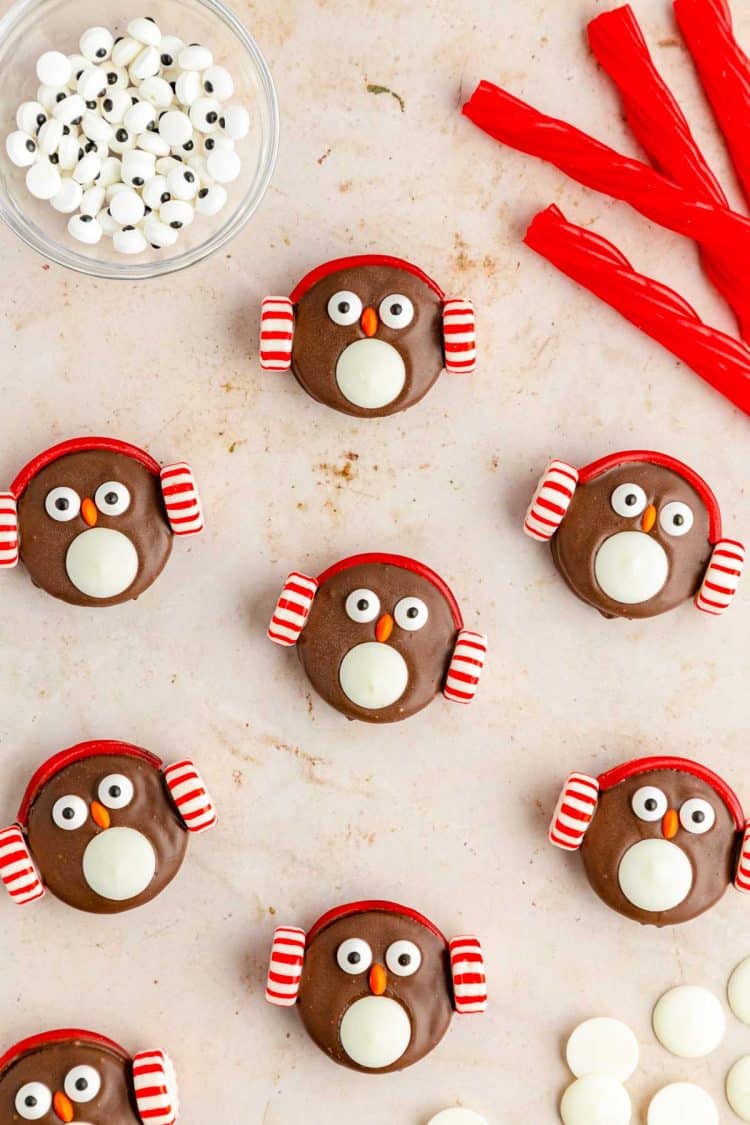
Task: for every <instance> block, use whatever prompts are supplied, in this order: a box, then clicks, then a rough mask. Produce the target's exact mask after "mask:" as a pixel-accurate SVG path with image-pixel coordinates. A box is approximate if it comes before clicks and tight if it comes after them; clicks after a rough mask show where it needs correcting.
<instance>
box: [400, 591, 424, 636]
mask: <svg viewBox="0 0 750 1125" xmlns="http://www.w3.org/2000/svg"><path fill="white" fill-rule="evenodd" d="M393 616H394V619H395V621H396V624H397V625H398V626H399V628H400V629H406V630H407V631H408V632H410V633H415V632H416V631H417V629H421V628H422V627H423V626H424V625H426V624H427V618H428V617H429V616H430V611H429V610H428V608H427V606H426V605H425V603H424V602H423V601H422V599H421V598H402V599H401V601H400V602H397V603H396V608H395V609H394V611H393Z"/></svg>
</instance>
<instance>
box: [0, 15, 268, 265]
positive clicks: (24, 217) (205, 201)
mask: <svg viewBox="0 0 750 1125" xmlns="http://www.w3.org/2000/svg"><path fill="white" fill-rule="evenodd" d="M0 74H2V85H1V86H0V127H1V128H2V130H3V131H4V136H3V138H2V146H1V148H0V216H2V218H3V219H4V220H5V222H7V223H8V225H9V226H10V227H11V228H12V229H13V230H14V231H15V232H16V234H18V235H19V236H20V237H21V238H22V239H23V240H24V241H25V242H26V243H27V244H28V245H29V246H32V247H33V248H34V249H36V250H38V251H39V252H40V253H41V254H43V255H45V256H46V257H47V258H49V259H50V260H52V261H54V262H56V263H57V264H59V265H62V266H67V267H69V268H70V269H74V270H78V271H80V272H82V273H86V274H91V275H93V276H96V277H106V278H124V279H128V280H137V279H140V278H147V277H156V276H160V275H162V274H167V273H171V272H173V271H175V270H179V269H184V268H185V267H186V266H190V265H193V264H194V263H195V262H198V261H201V260H202V259H203V258H206V257H207V256H208V255H209V254H212V253H213V252H214V251H215V250H217V249H219V247H221V246H223V245H224V244H225V243H227V242H228V241H229V240H230V239H231V238H233V237H234V235H236V234H237V233H238V231H240V230H241V229H242V227H243V226H244V224H245V223H246V222H247V220H248V219H249V218H250V216H251V215H252V214H253V212H254V211H255V210H256V208H257V207H258V205H259V204H260V201H261V199H262V198H263V195H264V194H265V191H266V189H267V187H268V183H269V181H270V178H271V174H272V172H273V166H274V162H275V159H276V151H277V147H278V133H279V125H278V109H277V102H276V95H275V91H274V87H273V82H272V79H271V75H270V73H269V70H268V67H267V65H266V63H265V60H264V58H263V56H262V54H261V52H260V50H259V48H258V46H257V45H256V43H255V41H254V40H253V39H252V37H251V36H250V35H249V33H248V32H247V31H246V30H245V28H244V27H243V26H242V24H241V23H240V22H239V21H238V20H237V19H236V17H235V16H234V15H233V13H232V12H231V11H230V10H229V9H228V8H226V7H225V6H224V5H223V4H222V3H221V2H220V0H152V3H151V4H150V6H149V11H148V12H147V13H146V14H145V15H141V14H140V11H139V10H138V8H136V9H135V10H133V8H132V7H131V0H18V2H17V3H16V4H15V5H14V6H13V7H12V8H10V10H9V11H8V12H7V14H6V15H5V16H4V17H3V18H2V19H1V20H0Z"/></svg>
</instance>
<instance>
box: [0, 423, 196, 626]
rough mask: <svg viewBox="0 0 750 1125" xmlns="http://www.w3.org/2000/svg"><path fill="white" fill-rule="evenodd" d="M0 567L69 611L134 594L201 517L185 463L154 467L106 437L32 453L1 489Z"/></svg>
mask: <svg viewBox="0 0 750 1125" xmlns="http://www.w3.org/2000/svg"><path fill="white" fill-rule="evenodd" d="M0 520H1V521H2V523H1V526H0V567H13V566H15V565H16V564H17V563H18V560H19V558H20V559H21V560H22V561H23V564H24V566H25V567H26V569H27V571H28V572H29V574H30V576H31V579H32V581H33V582H34V584H35V585H36V586H39V587H40V588H41V589H42V590H46V591H47V593H48V594H52V596H53V597H55V598H60V599H62V601H65V602H70V603H71V604H72V605H83V606H108V605H119V604H120V603H121V602H126V601H129V600H130V599H131V598H137V597H139V595H140V594H142V593H143V591H144V590H147V589H148V587H149V586H150V585H151V584H152V582H154V581H155V580H156V579H157V578H158V577H159V575H160V574H161V572H162V570H163V569H164V566H165V565H166V562H167V559H168V558H169V555H170V552H171V550H172V539H173V537H174V536H175V535H196V534H198V533H199V532H200V531H202V530H203V516H202V511H201V505H200V500H199V497H198V492H197V489H196V486H195V481H194V479H193V474H192V472H191V470H190V468H189V466H188V465H185V464H177V465H167V466H165V467H164V468H160V466H159V465H158V463H157V462H156V461H154V460H153V458H152V457H150V456H149V455H148V453H144V452H143V450H141V449H137V448H136V447H135V446H134V445H128V444H127V443H126V442H121V441H115V440H113V439H112V438H74V439H73V440H71V441H65V442H62V443H61V444H60V445H56V446H54V447H53V448H52V449H48V450H46V452H44V453H42V454H40V455H39V456H38V457H35V458H34V460H33V461H31V462H29V464H28V465H27V466H26V467H25V468H24V469H22V470H21V472H20V473H19V474H18V476H17V477H16V479H15V481H14V482H13V484H12V485H11V487H10V492H5V493H0Z"/></svg>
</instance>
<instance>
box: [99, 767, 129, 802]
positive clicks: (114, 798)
mask: <svg viewBox="0 0 750 1125" xmlns="http://www.w3.org/2000/svg"><path fill="white" fill-rule="evenodd" d="M133 792H134V790H133V782H132V781H131V780H130V778H129V777H125V775H124V774H121V773H111V774H109V776H108V777H105V778H104V780H103V781H100V782H99V788H98V790H97V793H98V795H99V800H100V801H101V803H102V804H103V805H104V806H105V807H106V808H108V809H124V808H127V806H128V805H129V804H130V802H131V801H132V800H133Z"/></svg>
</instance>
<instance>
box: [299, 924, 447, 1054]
mask: <svg viewBox="0 0 750 1125" xmlns="http://www.w3.org/2000/svg"><path fill="white" fill-rule="evenodd" d="M348 938H360V939H362V940H364V941H366V942H367V944H368V945H369V946H370V949H371V950H372V955H373V964H380V965H383V966H384V965H385V955H386V952H387V950H388V947H389V946H390V945H392V944H393V942H395V941H402V940H406V941H412V942H414V944H415V945H416V946H417V947H418V949H419V950H420V952H421V954H422V963H421V965H420V967H419V969H418V970H417V972H416V973H415V974H414V975H413V976H410V977H399V976H396V975H394V974H393V973H391V972H387V984H386V990H385V993H384V995H385V996H387V997H389V998H390V999H392V1000H396V1001H397V1002H398V1003H399V1004H401V1005H402V1007H403V1008H404V1009H405V1011H406V1013H407V1015H408V1017H409V1020H410V1022H411V1029H412V1036H411V1042H410V1043H409V1046H408V1047H407V1049H406V1051H405V1053H404V1054H403V1055H402V1056H401V1058H400V1059H398V1060H397V1061H396V1062H395V1063H393V1064H392V1065H391V1066H388V1067H383V1068H382V1069H378V1070H370V1069H368V1068H366V1067H362V1066H359V1065H358V1064H357V1063H355V1062H353V1061H352V1060H351V1059H350V1058H349V1056H348V1055H347V1054H346V1052H345V1051H344V1049H343V1047H342V1045H341V1040H340V1038H339V1027H340V1024H341V1021H342V1019H343V1018H344V1015H345V1013H346V1010H347V1008H349V1006H350V1005H351V1004H353V1003H354V1002H355V1001H356V1000H359V999H361V998H362V997H365V996H370V995H371V992H370V987H369V983H368V980H369V972H363V973H358V974H355V975H352V974H350V973H346V972H344V970H343V969H341V968H339V965H338V963H337V961H336V951H337V950H338V948H339V946H340V945H341V944H342V942H344V941H346V940H347V939H348ZM299 1010H300V1015H301V1017H302V1022H303V1023H304V1025H305V1028H306V1029H307V1032H308V1034H309V1035H310V1037H311V1039H313V1041H314V1042H315V1043H317V1045H318V1046H319V1047H320V1048H321V1050H323V1051H325V1053H326V1054H327V1055H328V1056H329V1058H331V1059H333V1061H334V1062H337V1063H341V1065H342V1066H347V1067H350V1068H351V1069H352V1070H358V1071H360V1072H361V1073H364V1074H387V1073H389V1072H391V1071H394V1070H403V1069H404V1068H405V1067H407V1066H411V1065H412V1064H413V1063H415V1062H419V1060H420V1059H422V1058H424V1056H425V1055H427V1054H429V1052H430V1051H431V1050H432V1049H433V1047H436V1046H437V1044H438V1043H439V1042H440V1040H441V1039H442V1038H443V1036H444V1035H445V1033H446V1031H447V1030H448V1025H449V1024H450V1021H451V1016H452V1015H453V1002H452V991H451V980H450V964H449V958H448V951H447V949H446V947H445V944H444V943H443V941H441V939H440V938H438V937H437V935H436V934H434V933H433V932H432V931H431V930H428V929H427V928H426V927H425V926H423V925H421V923H419V922H417V921H415V920H414V919H413V918H409V917H406V916H404V915H401V914H394V913H387V912H385V911H376V910H369V911H364V912H363V913H360V914H352V915H349V916H348V917H346V918H340V919H338V920H336V921H334V922H331V923H330V924H329V925H328V926H326V927H325V929H323V930H322V931H321V932H320V933H317V934H316V935H315V936H314V937H313V939H312V941H311V942H310V944H309V946H308V948H307V951H306V953H305V964H304V968H303V971H302V981H301V985H300V993H299Z"/></svg>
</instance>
